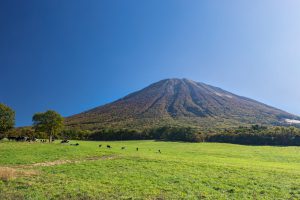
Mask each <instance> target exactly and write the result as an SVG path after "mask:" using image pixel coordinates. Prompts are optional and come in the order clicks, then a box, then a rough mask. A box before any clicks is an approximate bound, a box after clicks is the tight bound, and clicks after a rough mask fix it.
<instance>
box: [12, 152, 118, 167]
mask: <svg viewBox="0 0 300 200" xmlns="http://www.w3.org/2000/svg"><path fill="white" fill-rule="evenodd" d="M116 158H117V156H115V155H109V156H93V157H86V158H83V159H79V160H54V161H49V162H40V163H33V164H28V165H18V166H14V168H23V169H24V168H32V167H49V166H55V165H63V164H69V163H81V162H85V161H96V160H111V159H116Z"/></svg>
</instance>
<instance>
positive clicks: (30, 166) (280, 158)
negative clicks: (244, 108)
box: [0, 141, 300, 199]
mask: <svg viewBox="0 0 300 200" xmlns="http://www.w3.org/2000/svg"><path fill="white" fill-rule="evenodd" d="M76 142H78V143H79V144H80V145H79V146H70V145H62V144H59V143H53V144H44V143H27V142H21V143H18V142H0V199H300V147H271V146H242V145H233V144H221V143H183V142H156V141H122V142H121V141H118V142H89V141H72V142H71V143H76ZM99 144H102V147H101V148H99V147H98V145H99ZM107 144H109V145H111V146H112V149H107V148H106V145H107ZM122 146H125V147H126V148H125V149H124V150H122V149H121V147H122ZM137 147H138V148H139V149H138V151H137V150H136V148H137ZM158 150H160V151H161V153H158Z"/></svg>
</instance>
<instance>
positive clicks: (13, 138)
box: [7, 136, 17, 141]
mask: <svg viewBox="0 0 300 200" xmlns="http://www.w3.org/2000/svg"><path fill="white" fill-rule="evenodd" d="M7 139H8V140H9V141H12V140H17V137H13V136H9V137H7Z"/></svg>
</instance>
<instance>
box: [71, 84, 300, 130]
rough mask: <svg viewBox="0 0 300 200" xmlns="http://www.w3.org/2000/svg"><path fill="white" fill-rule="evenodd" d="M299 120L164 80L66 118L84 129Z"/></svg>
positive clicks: (208, 90)
mask: <svg viewBox="0 0 300 200" xmlns="http://www.w3.org/2000/svg"><path fill="white" fill-rule="evenodd" d="M286 119H289V120H299V117H297V116H295V115H292V114H290V113H287V112H285V111H282V110H279V109H276V108H273V107H270V106H268V105H265V104H262V103H260V102H257V101H254V100H252V99H248V98H245V97H241V96H238V95H235V94H232V93H230V92H227V91H225V90H222V89H220V88H217V87H213V86H210V85H207V84H204V83H198V82H194V81H191V80H187V79H166V80H162V81H159V82H157V83H154V84H152V85H150V86H148V87H146V88H144V89H142V90H140V91H137V92H134V93H132V94H129V95H128V96H126V97H124V98H122V99H119V100H117V101H115V102H113V103H109V104H106V105H103V106H100V107H96V108H94V109H92V110H89V111H86V112H83V113H80V114H77V115H74V116H71V117H68V118H67V119H66V123H67V125H68V126H71V127H80V128H83V129H100V128H104V127H105V128H108V127H109V128H134V129H144V128H150V127H158V126H162V125H174V126H175V125H180V126H192V127H197V128H215V127H218V128H223V127H230V126H240V125H247V124H255V123H258V124H265V125H274V124H283V123H285V120H286Z"/></svg>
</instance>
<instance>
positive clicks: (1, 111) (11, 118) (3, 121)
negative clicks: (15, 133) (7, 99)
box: [0, 103, 15, 137]
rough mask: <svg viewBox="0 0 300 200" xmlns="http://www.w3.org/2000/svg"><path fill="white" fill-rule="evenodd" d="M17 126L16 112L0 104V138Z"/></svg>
mask: <svg viewBox="0 0 300 200" xmlns="http://www.w3.org/2000/svg"><path fill="white" fill-rule="evenodd" d="M14 126H15V111H14V110H12V109H11V108H10V107H8V106H6V105H4V104H2V103H0V137H1V135H2V136H3V133H5V132H6V131H8V130H10V129H12V128H13V127H14Z"/></svg>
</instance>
